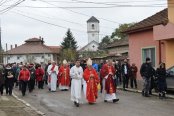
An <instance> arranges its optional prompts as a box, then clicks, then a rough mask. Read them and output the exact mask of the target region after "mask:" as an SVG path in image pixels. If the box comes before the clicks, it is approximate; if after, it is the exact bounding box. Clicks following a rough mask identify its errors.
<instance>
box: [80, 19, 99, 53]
mask: <svg viewBox="0 0 174 116" xmlns="http://www.w3.org/2000/svg"><path fill="white" fill-rule="evenodd" d="M99 23H100V22H99V20H98V19H97V18H95V17H94V16H92V17H91V18H90V19H88V20H87V33H88V44H87V45H85V46H84V47H82V48H81V49H80V50H79V52H83V51H97V50H98V47H99V31H100V30H99Z"/></svg>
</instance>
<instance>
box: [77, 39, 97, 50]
mask: <svg viewBox="0 0 174 116" xmlns="http://www.w3.org/2000/svg"><path fill="white" fill-rule="evenodd" d="M92 43H95V44H97V45H99V43H98V42H96V41H94V40H93V41H91V42H90V43H88V44H87V45H85V46H84V47H82V48H81V49H80V50H78V51H79V52H81V51H84V50H85V48H86V47H88V46H89V45H90V44H92Z"/></svg>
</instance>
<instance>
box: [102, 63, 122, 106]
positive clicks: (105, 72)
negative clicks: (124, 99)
mask: <svg viewBox="0 0 174 116" xmlns="http://www.w3.org/2000/svg"><path fill="white" fill-rule="evenodd" d="M115 71H116V70H115V68H114V67H113V65H112V60H109V61H108V62H107V63H106V64H104V65H103V67H102V69H101V71H100V75H101V77H102V78H103V89H104V92H105V98H104V102H107V101H113V103H115V102H117V101H119V99H118V98H117V96H116V85H115V82H114V74H115Z"/></svg>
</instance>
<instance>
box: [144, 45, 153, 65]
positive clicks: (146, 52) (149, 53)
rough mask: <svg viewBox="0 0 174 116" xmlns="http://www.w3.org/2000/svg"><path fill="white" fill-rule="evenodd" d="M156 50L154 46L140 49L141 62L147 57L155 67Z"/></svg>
mask: <svg viewBox="0 0 174 116" xmlns="http://www.w3.org/2000/svg"><path fill="white" fill-rule="evenodd" d="M155 53H156V50H155V47H149V48H143V49H142V62H145V61H146V58H147V57H149V58H150V59H151V62H152V66H153V67H155V63H156V55H155Z"/></svg>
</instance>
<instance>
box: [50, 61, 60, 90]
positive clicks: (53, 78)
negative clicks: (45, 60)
mask: <svg viewBox="0 0 174 116" xmlns="http://www.w3.org/2000/svg"><path fill="white" fill-rule="evenodd" d="M58 70H59V69H58V66H57V65H56V62H55V61H53V62H52V64H51V65H49V66H48V70H47V72H48V88H49V90H50V91H52V92H55V91H56V88H57V75H58Z"/></svg>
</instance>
